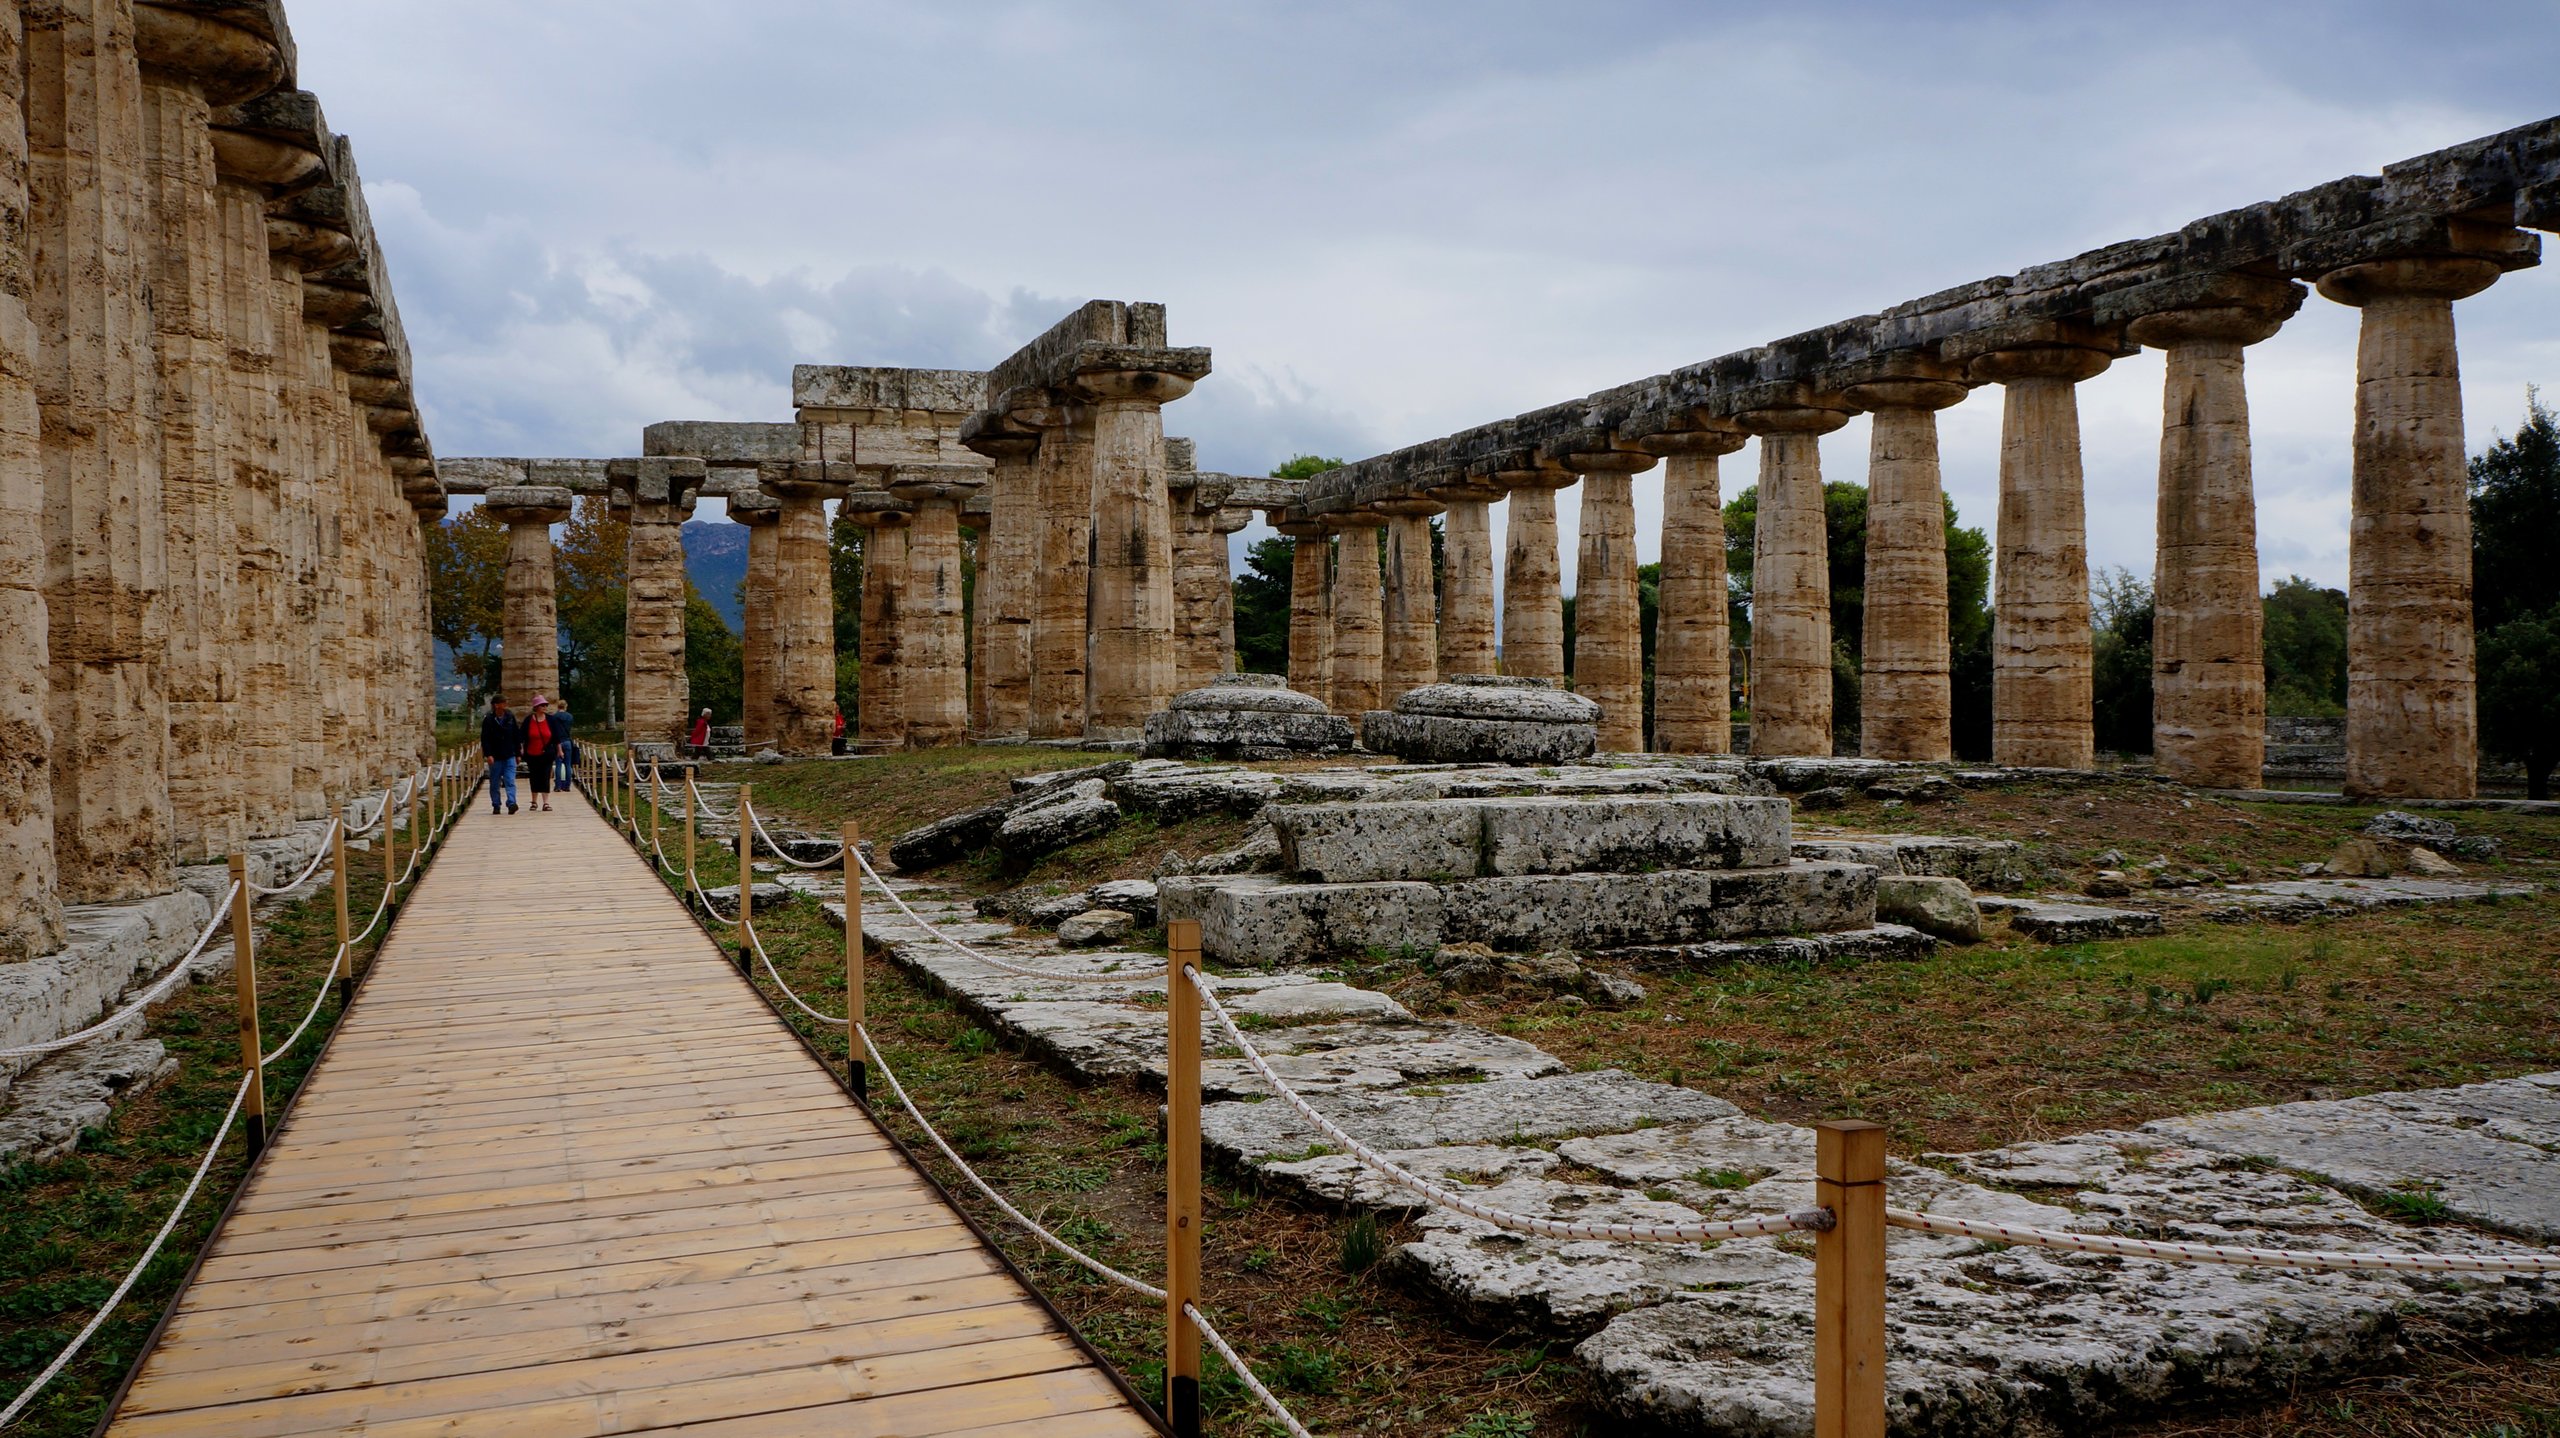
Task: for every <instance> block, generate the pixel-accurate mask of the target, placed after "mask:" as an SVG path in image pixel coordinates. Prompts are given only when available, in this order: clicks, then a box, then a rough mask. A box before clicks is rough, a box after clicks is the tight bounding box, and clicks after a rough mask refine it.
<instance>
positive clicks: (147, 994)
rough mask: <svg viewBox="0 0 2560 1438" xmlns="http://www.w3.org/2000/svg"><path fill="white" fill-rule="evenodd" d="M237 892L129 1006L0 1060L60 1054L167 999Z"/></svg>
mask: <svg viewBox="0 0 2560 1438" xmlns="http://www.w3.org/2000/svg"><path fill="white" fill-rule="evenodd" d="M239 892H240V887H239V885H237V884H234V885H232V886H231V887H229V888H226V889H224V890H223V891H222V897H221V898H220V899H219V900H216V901H215V903H214V906H213V917H212V918H210V919H207V920H206V921H205V926H204V932H202V933H200V934H198V935H196V942H195V947H193V948H191V949H189V950H187V956H186V957H185V958H183V959H180V960H178V962H177V963H176V964H175V965H173V966H172V967H171V968H170V970H169V972H168V973H166V974H163V975H161V976H160V978H159V980H158V981H157V982H155V983H153V984H152V985H151V987H150V988H148V989H145V990H143V992H142V996H141V997H140V998H137V999H135V1000H134V1001H133V1002H132V1003H129V1004H127V1005H125V1006H124V1007H123V1008H120V1009H118V1010H116V1011H115V1012H114V1013H112V1014H109V1015H107V1016H106V1017H105V1018H103V1019H100V1020H98V1021H97V1022H96V1023H94V1024H91V1025H89V1026H88V1027H87V1028H85V1029H82V1030H80V1031H79V1032H78V1033H74V1034H64V1035H63V1036H62V1037H60V1038H55V1039H46V1040H45V1041H44V1042H42V1043H34V1044H19V1045H17V1046H16V1047H14V1048H5V1049H0V1059H21V1058H32V1057H34V1056H35V1055H37V1054H51V1053H60V1052H61V1051H62V1050H64V1049H67V1048H71V1047H73V1046H75V1045H78V1044H83V1043H86V1042H88V1041H89V1040H91V1039H93V1038H96V1037H97V1036H98V1035H100V1034H102V1033H105V1032H107V1031H108V1030H110V1029H113V1028H116V1027H117V1026H119V1025H121V1024H123V1023H124V1022H126V1021H127V1020H129V1019H131V1018H132V1017H133V1016H134V1015H135V1014H138V1013H140V1012H142V1011H143V1010H144V1009H147V1008H149V1007H151V1006H152V1005H153V1004H156V1003H158V1002H160V1001H161V1000H162V999H164V998H166V997H168V995H169V991H170V990H171V989H174V988H176V987H177V986H178V982H179V980H181V979H184V978H185V977H186V976H187V969H188V968H189V966H191V965H193V964H194V963H195V961H196V958H197V956H198V955H200V954H202V953H203V952H204V946H205V945H207V944H209V943H212V942H213V936H214V934H215V933H217V932H219V931H220V930H221V928H222V925H223V921H224V920H226V919H228V918H230V917H231V901H232V899H233V898H235V897H236V896H238V894H239Z"/></svg>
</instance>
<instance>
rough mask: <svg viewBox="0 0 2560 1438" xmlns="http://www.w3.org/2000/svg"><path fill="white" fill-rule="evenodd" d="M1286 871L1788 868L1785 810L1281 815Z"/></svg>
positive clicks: (1605, 805)
mask: <svg viewBox="0 0 2560 1438" xmlns="http://www.w3.org/2000/svg"><path fill="white" fill-rule="evenodd" d="M1271 822H1272V827H1273V828H1274V829H1275V830H1276V831H1277V832H1278V834H1279V837H1280V854H1281V867H1282V868H1283V869H1285V870H1287V871H1289V872H1292V873H1297V874H1302V875H1305V876H1306V877H1309V878H1314V879H1321V880H1325V881H1328V882H1335V883H1362V882H1369V881H1375V880H1397V879H1424V880H1448V879H1463V878H1474V877H1490V876H1503V875H1516V874H1571V873H1580V872H1585V871H1596V872H1604V873H1621V872H1647V871H1652V870H1659V869H1742V868H1767V867H1770V866H1772V865H1779V864H1784V863H1785V862H1786V861H1787V835H1788V823H1789V820H1788V814H1787V805H1786V801H1784V800H1782V799H1737V798H1728V797H1726V796H1723V795H1713V794H1692V795H1676V796H1675V795H1658V796H1644V795H1628V796H1593V797H1588V798H1585V797H1565V796H1555V795H1548V796H1536V795H1532V796H1522V797H1505V798H1478V799H1433V800H1405V801H1390V802H1386V803H1379V802H1375V801H1371V802H1366V803H1337V804H1296V805H1285V806H1282V807H1279V808H1276V809H1274V810H1273V811H1272V815H1271Z"/></svg>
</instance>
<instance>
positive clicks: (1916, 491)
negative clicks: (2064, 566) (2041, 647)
mask: <svg viewBox="0 0 2560 1438" xmlns="http://www.w3.org/2000/svg"><path fill="white" fill-rule="evenodd" d="M1964 396H1965V388H1964V386H1963V385H1961V384H1956V383H1953V382H1951V381H1948V380H1943V379H1922V378H1916V377H1914V378H1896V379H1880V380H1875V381H1871V382H1869V383H1866V384H1862V385H1857V386H1854V387H1852V388H1851V389H1850V390H1849V398H1851V399H1852V400H1855V401H1856V402H1857V403H1858V404H1860V405H1861V406H1864V407H1865V408H1866V409H1868V410H1869V411H1871V412H1872V413H1873V414H1874V416H1875V418H1874V419H1873V421H1871V424H1872V428H1871V429H1870V431H1869V433H1868V438H1867V572H1866V610H1865V629H1864V633H1863V634H1862V636H1861V641H1860V647H1861V650H1862V651H1863V654H1864V657H1865V665H1864V675H1863V678H1862V679H1861V681H1860V684H1859V695H1858V752H1859V753H1861V754H1864V755H1865V756H1866V757H1868V758H1870V759H1913V760H1930V761H1935V760H1943V759H1947V758H1950V757H1952V756H1953V755H1954V753H1955V748H1954V744H1955V728H1954V717H1953V710H1952V708H1951V707H1950V706H1951V705H1952V703H1953V698H1952V694H1951V689H1952V685H1951V675H1950V666H1951V660H1952V656H1951V654H1950V653H1949V650H1948V647H1947V646H1948V639H1947V506H1946V499H1945V497H1944V493H1943V491H1942V489H1941V487H1940V479H1939V473H1938V413H1937V412H1938V411H1939V410H1941V409H1944V408H1946V407H1947V406H1948V405H1951V404H1954V403H1956V402H1957V401H1959V400H1961V399H1963V398H1964Z"/></svg>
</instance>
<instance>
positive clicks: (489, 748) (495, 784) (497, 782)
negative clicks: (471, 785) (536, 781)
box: [480, 696, 524, 814]
mask: <svg viewBox="0 0 2560 1438" xmlns="http://www.w3.org/2000/svg"><path fill="white" fill-rule="evenodd" d="M523 751H524V726H523V725H522V724H519V723H517V722H516V716H514V715H513V714H510V713H508V712H507V701H506V699H505V698H504V697H503V696H502V697H499V698H496V699H492V700H490V701H489V717H488V718H486V719H483V720H481V721H480V757H481V758H483V759H486V760H488V761H489V812H490V813H492V814H495V813H497V812H499V809H498V793H499V791H500V790H502V789H503V790H505V791H506V796H507V797H506V810H505V812H507V813H510V814H512V813H514V812H515V811H516V755H518V754H520V753H522V752H523Z"/></svg>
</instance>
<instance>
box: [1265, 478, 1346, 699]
mask: <svg viewBox="0 0 2560 1438" xmlns="http://www.w3.org/2000/svg"><path fill="white" fill-rule="evenodd" d="M1278 528H1279V530H1280V532H1281V533H1282V534H1285V535H1287V536H1288V537H1289V545H1290V552H1289V687H1290V688H1292V689H1295V690H1297V691H1298V692H1299V693H1301V694H1306V695H1312V696H1313V697H1314V698H1316V699H1317V700H1320V701H1327V702H1329V701H1330V700H1331V699H1332V697H1333V542H1332V540H1331V539H1330V538H1328V537H1327V536H1328V534H1329V533H1330V531H1328V530H1326V528H1325V527H1324V526H1323V525H1321V524H1312V523H1287V522H1283V523H1281V524H1280V525H1279V526H1278Z"/></svg>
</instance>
